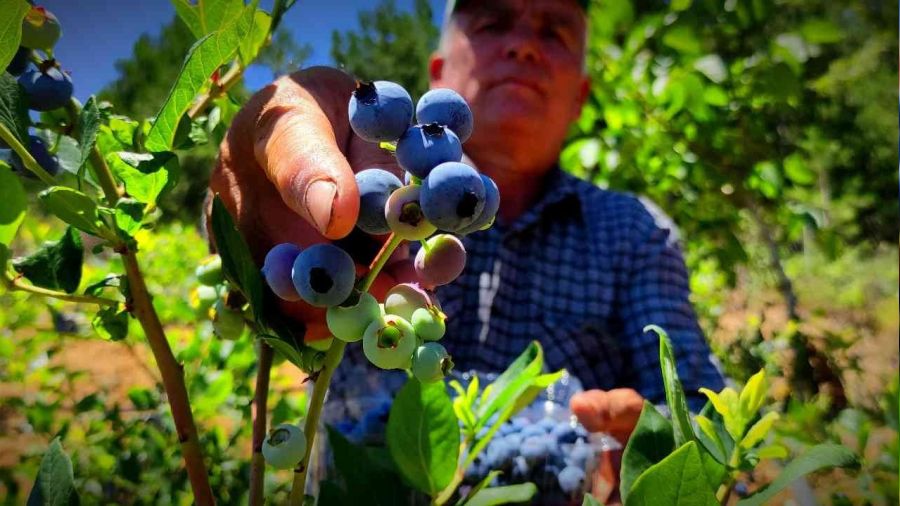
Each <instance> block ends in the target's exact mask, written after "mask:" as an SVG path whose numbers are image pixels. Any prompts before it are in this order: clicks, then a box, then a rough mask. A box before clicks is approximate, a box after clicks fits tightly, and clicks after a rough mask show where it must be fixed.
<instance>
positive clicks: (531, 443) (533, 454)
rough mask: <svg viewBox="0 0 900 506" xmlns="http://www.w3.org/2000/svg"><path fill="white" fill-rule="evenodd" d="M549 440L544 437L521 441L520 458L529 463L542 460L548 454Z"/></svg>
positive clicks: (528, 438) (532, 437)
mask: <svg viewBox="0 0 900 506" xmlns="http://www.w3.org/2000/svg"><path fill="white" fill-rule="evenodd" d="M548 442H549V440H548V439H547V437H546V436H531V437H527V438H525V440H524V441H522V447H521V452H522V456H523V457H525V458H526V459H528V460H529V461H537V460H543V459H545V458H547V456H548V455H549V454H550V445H549V444H548Z"/></svg>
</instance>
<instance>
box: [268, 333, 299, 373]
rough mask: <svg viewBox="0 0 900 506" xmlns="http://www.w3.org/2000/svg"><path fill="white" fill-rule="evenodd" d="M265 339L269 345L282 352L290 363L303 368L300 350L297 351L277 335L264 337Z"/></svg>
mask: <svg viewBox="0 0 900 506" xmlns="http://www.w3.org/2000/svg"><path fill="white" fill-rule="evenodd" d="M262 340H263V341H265V342H266V344H268V345H269V346H271V347H272V349H273V350H275V351H277V352H278V353H281V355H282V356H283V357H284V358H285V359H286V360H287V361H289V362H290V363H292V364H294V365H295V366H297V367H298V368H300V369H302V368H303V366H302V363H303V358H302V357H301V356H300V352H299V351H297V349H296V348H294V347H293V346H292V345H291V344H290V343H287V342H286V341H283V340H281V339H279V338H277V337H263V338H262Z"/></svg>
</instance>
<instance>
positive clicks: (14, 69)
mask: <svg viewBox="0 0 900 506" xmlns="http://www.w3.org/2000/svg"><path fill="white" fill-rule="evenodd" d="M30 62H31V49H28V48H27V47H20V48H19V50H18V51H16V54H15V56H13V59H12V61H10V62H9V65H7V66H6V71H7V72H9V74H10V75H13V76H18V75H20V74H21V73H22V72H25V71H26V70H28V64H29V63H30Z"/></svg>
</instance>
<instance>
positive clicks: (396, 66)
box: [331, 0, 439, 100]
mask: <svg viewBox="0 0 900 506" xmlns="http://www.w3.org/2000/svg"><path fill="white" fill-rule="evenodd" d="M438 37H439V31H438V28H437V27H436V26H435V25H434V22H433V20H432V11H431V6H430V5H429V3H428V0H416V2H415V6H414V8H413V11H412V12H410V13H406V12H400V11H398V10H397V7H396V6H395V5H394V2H393V0H386V1H384V2H382V3H380V4H379V5H378V6H377V7H376V8H375V9H373V10H371V11H361V12H360V13H359V29H358V30H352V31H347V32H344V33H343V34H342V33H340V32H338V31H337V30H335V31H334V32H332V35H331V57H332V59H333V60H334V62H335V64H336V65H337V66H339V67H343V68H344V69H346V70H347V71H348V72H350V73H351V74H353V75H355V76H356V77H357V78H360V79H365V80H369V81H372V80H389V81H394V82H397V83H400V84H401V85H403V87H404V88H406V89H407V90H408V91H409V93H410V94H411V95H412V97H413V99H414V100H415V99H417V98H418V97H420V96H422V95H423V94H424V93H425V92H426V91H428V72H427V63H428V57H429V56H430V55H431V52H432V51H434V50H435V48H437V43H438Z"/></svg>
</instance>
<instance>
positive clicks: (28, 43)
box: [20, 7, 62, 50]
mask: <svg viewBox="0 0 900 506" xmlns="http://www.w3.org/2000/svg"><path fill="white" fill-rule="evenodd" d="M60 35H62V29H61V28H60V26H59V20H57V19H56V16H54V15H53V13H52V12H50V11H48V10H47V9H45V8H43V7H31V9H30V10H29V11H28V12H27V13H26V14H25V19H23V20H22V40H21V42H20V43H21V44H22V45H23V46H25V47H27V48H31V49H43V50H47V49H53V46H54V45H56V41H57V40H59V37H60Z"/></svg>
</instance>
